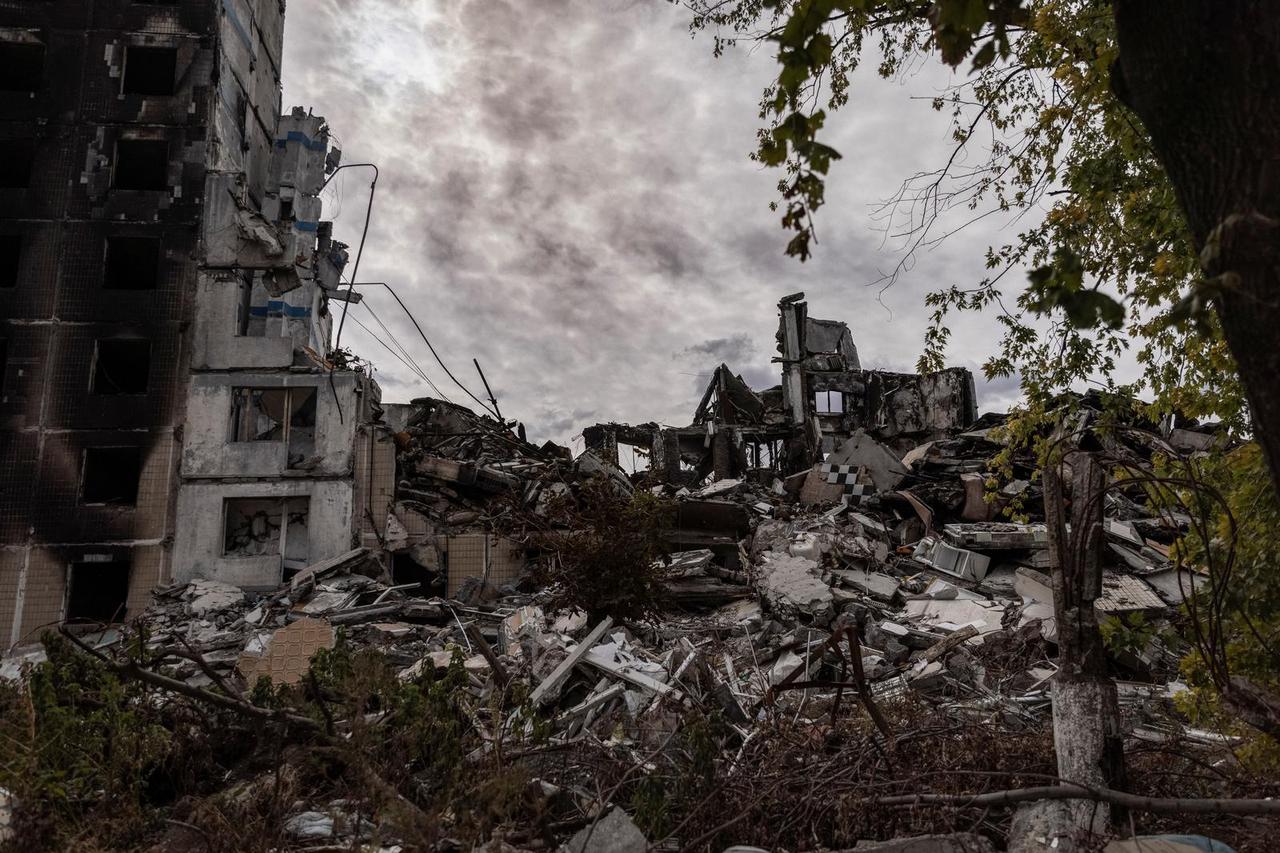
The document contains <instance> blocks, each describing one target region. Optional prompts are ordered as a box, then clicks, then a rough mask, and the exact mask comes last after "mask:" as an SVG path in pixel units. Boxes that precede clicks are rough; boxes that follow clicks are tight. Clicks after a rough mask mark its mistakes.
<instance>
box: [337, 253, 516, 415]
mask: <svg viewBox="0 0 1280 853" xmlns="http://www.w3.org/2000/svg"><path fill="white" fill-rule="evenodd" d="M353 277H354V275H353ZM375 284H379V285H382V286H383V287H385V288H386V289H387V290H388V291H390V293H391V295H392V296H393V297H395V300H396V302H398V303H399V304H400V308H401V309H402V310H403V311H404V313H405V314H407V315H408V317H409V320H410V321H412V323H413V327H414V328H415V329H417V330H418V335H419V336H420V337H421V338H422V340H423V343H425V344H426V345H427V349H429V350H431V355H432V356H433V357H434V358H435V360H436V364H438V365H440V369H441V370H443V371H444V372H445V375H446V376H448V377H449V378H450V379H452V380H453V384H454V385H457V386H458V387H459V388H461V389H462V390H463V392H464V393H466V395H467V396H468V397H470V398H471V399H472V400H475V401H476V404H477V405H478V406H480V408H482V409H484V410H485V411H486V412H488V413H489V414H491V415H493V416H494V417H495V418H496V419H498V420H499V421H501V420H502V415H500V414H498V413H497V412H496V411H494V410H493V408H492V407H490V405H489V404H488V403H486V402H485V401H484V400H481V399H480V398H479V397H477V396H476V395H475V394H472V393H471V389H470V388H468V387H467V386H466V385H463V384H462V382H461V381H459V379H458V377H456V376H454V375H453V371H451V370H450V369H449V367H448V365H446V364H445V363H444V361H443V360H442V359H441V358H440V354H439V353H438V352H436V348H435V347H434V346H433V345H432V344H431V339H430V338H428V337H427V333H426V332H424V331H422V326H421V324H419V323H418V318H417V317H415V316H413V312H412V311H410V310H409V306H407V305H405V304H404V300H403V299H401V298H400V294H398V293H396V292H395V290H393V289H392V288H391V285H389V284H387V283H386V282H385V281H353V282H351V284H350V285H348V287H349V288H355V287H364V286H371V285H375ZM343 316H344V317H345V316H346V312H343ZM339 331H341V329H339Z"/></svg>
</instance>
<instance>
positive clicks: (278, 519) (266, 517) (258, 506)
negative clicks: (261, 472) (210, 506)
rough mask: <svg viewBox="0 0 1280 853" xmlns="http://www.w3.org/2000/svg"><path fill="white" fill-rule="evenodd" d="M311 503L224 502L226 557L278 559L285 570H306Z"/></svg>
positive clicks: (287, 500) (304, 500)
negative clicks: (282, 560) (282, 558)
mask: <svg viewBox="0 0 1280 853" xmlns="http://www.w3.org/2000/svg"><path fill="white" fill-rule="evenodd" d="M310 509H311V501H310V499H309V498H306V497H296V498H227V499H226V501H225V502H224V504H223V548H222V554H223V556H225V557H267V556H276V555H281V556H283V557H284V565H285V567H286V568H293V569H301V568H305V567H306V566H307V553H308V549H309V544H308V541H307V524H308V521H309V515H310Z"/></svg>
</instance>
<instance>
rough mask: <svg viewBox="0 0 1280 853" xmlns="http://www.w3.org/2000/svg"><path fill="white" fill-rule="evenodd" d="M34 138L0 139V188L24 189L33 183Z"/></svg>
mask: <svg viewBox="0 0 1280 853" xmlns="http://www.w3.org/2000/svg"><path fill="white" fill-rule="evenodd" d="M35 157H36V141H35V140H34V139H0V188H2V189H23V188H25V187H26V186H27V185H28V184H30V183H31V165H32V163H33V162H34V161H35Z"/></svg>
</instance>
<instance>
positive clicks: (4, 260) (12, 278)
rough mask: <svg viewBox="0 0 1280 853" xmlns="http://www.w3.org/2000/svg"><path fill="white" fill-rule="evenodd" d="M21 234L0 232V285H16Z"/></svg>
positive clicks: (20, 255) (20, 252)
mask: <svg viewBox="0 0 1280 853" xmlns="http://www.w3.org/2000/svg"><path fill="white" fill-rule="evenodd" d="M21 257H22V235H21V234H0V287H17V285H18V260H19V259H20V258H21Z"/></svg>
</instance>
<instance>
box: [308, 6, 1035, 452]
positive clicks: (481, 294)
mask: <svg viewBox="0 0 1280 853" xmlns="http://www.w3.org/2000/svg"><path fill="white" fill-rule="evenodd" d="M687 24H688V17H687V13H686V12H684V11H682V10H681V9H680V8H678V7H675V6H672V5H670V4H669V3H667V2H665V0H417V2H411V1H410V0H290V2H289V5H288V14H287V17H286V27H285V62H284V100H285V108H286V109H288V107H289V106H291V105H305V106H310V107H312V108H313V109H314V110H315V112H316V113H317V114H319V115H323V116H325V117H326V118H327V119H328V121H329V124H330V125H331V127H332V129H333V134H334V137H335V138H336V139H337V140H338V141H339V143H340V145H341V148H342V151H343V161H344V162H349V163H354V162H364V161H373V162H376V163H377V164H378V165H379V167H380V168H381V179H380V181H379V183H378V189H377V194H376V199H375V202H374V208H373V220H372V226H371V227H370V229H369V236H368V241H367V243H366V245H365V254H364V259H363V261H362V263H361V267H360V271H359V279H360V280H362V281H386V282H389V283H391V284H392V286H393V287H395V288H396V289H397V291H398V292H399V293H400V295H401V297H402V298H403V299H404V300H405V301H406V302H407V303H408V305H409V307H410V309H411V310H412V311H413V312H414V314H415V315H416V317H417V319H418V321H419V322H420V323H421V324H422V327H423V329H424V330H425V331H426V333H427V335H428V336H429V337H430V339H431V342H432V343H433V344H434V345H435V347H436V349H437V351H438V352H439V353H440V355H441V357H442V358H443V359H444V361H445V362H446V364H447V365H448V366H449V367H450V369H451V370H452V371H453V372H454V374H455V375H456V376H457V377H458V378H459V379H461V380H462V382H463V383H464V384H466V385H468V386H469V387H471V389H472V390H473V391H474V392H476V393H478V394H480V395H481V396H483V394H482V393H481V389H480V383H479V381H478V378H477V376H476V373H475V368H474V367H473V366H472V364H471V359H472V358H473V357H475V358H478V359H479V360H480V363H481V365H482V366H483V367H484V370H485V373H486V374H487V375H488V378H489V382H490V384H491V385H492V386H493V390H494V393H495V394H496V395H497V397H498V400H499V404H500V405H501V408H502V412H503V414H504V415H506V416H507V417H515V418H519V419H521V420H522V421H524V422H525V423H526V425H527V427H528V430H529V436H530V438H531V439H535V440H538V441H541V440H543V439H546V438H554V439H556V440H559V441H567V440H568V439H569V438H571V437H572V436H574V435H575V434H577V433H578V432H580V431H581V429H582V427H583V426H586V425H589V424H591V423H595V422H597V421H608V420H616V421H623V422H636V423H639V422H644V421H650V420H656V421H659V422H663V423H668V424H675V425H684V424H687V423H688V422H689V420H690V418H691V415H692V412H693V408H694V407H695V405H696V403H697V400H698V397H699V396H700V394H701V391H702V387H703V386H704V385H705V382H706V379H707V375H708V373H709V371H711V370H712V369H713V368H714V367H715V365H717V364H718V363H719V362H721V361H725V362H727V363H728V364H729V365H730V367H732V368H733V369H734V370H735V371H737V372H739V373H741V374H743V376H744V377H745V378H746V379H747V380H748V381H749V382H750V383H752V385H753V386H755V387H757V388H763V387H768V386H770V385H774V384H777V382H778V377H777V366H776V365H773V364H771V363H770V359H771V358H772V357H773V356H774V355H775V354H776V353H775V349H774V347H775V342H774V334H775V331H776V329H777V308H776V304H777V301H778V299H779V298H780V297H782V296H784V295H786V294H789V293H794V292H796V291H800V290H803V291H804V292H805V293H806V295H807V297H808V301H809V311H810V314H811V315H812V316H815V317H821V318H828V319H839V320H844V321H846V322H848V323H849V325H850V327H851V328H852V330H853V335H854V339H855V341H856V343H857V345H858V350H859V354H860V356H861V358H862V362H863V366H864V367H878V368H885V369H894V370H903V371H908V370H912V369H913V366H914V363H915V360H916V357H917V356H918V355H919V353H920V350H921V345H922V340H923V334H924V329H925V323H926V311H925V308H924V305H923V297H924V294H925V293H926V292H928V291H929V290H931V289H933V288H936V287H939V286H943V285H947V284H951V283H960V284H971V283H973V282H975V281H977V280H978V279H980V278H981V276H982V274H983V263H982V261H983V254H984V250H985V248H986V246H987V245H988V244H989V243H991V242H993V241H1001V240H1003V239H1005V237H1006V235H1004V234H1002V233H1001V232H1000V231H998V230H997V229H998V228H999V227H1001V225H1002V223H997V222H995V221H994V220H987V221H986V222H984V223H982V224H981V225H979V226H975V227H974V228H972V229H970V230H969V231H966V232H962V233H961V234H960V235H958V236H956V237H953V238H951V239H949V240H948V241H946V242H945V243H943V244H942V245H941V246H940V247H938V248H936V249H934V250H933V251H930V252H927V253H923V254H921V255H919V256H918V257H917V258H916V259H915V262H914V264H913V265H912V266H911V268H910V269H909V270H908V271H907V272H906V273H904V274H903V275H902V276H901V277H900V278H899V279H898V281H897V283H896V284H895V285H894V286H893V287H892V288H891V289H889V290H887V291H885V292H884V293H880V292H879V289H878V288H876V287H869V285H870V284H871V283H872V282H874V281H876V280H877V279H878V278H879V276H880V273H881V272H882V271H887V270H889V269H892V268H893V266H894V265H895V264H896V263H897V262H898V261H899V260H900V258H901V248H902V244H901V241H899V240H894V239H889V240H887V241H886V239H885V233H884V230H883V223H881V222H878V221H877V220H876V219H875V218H873V213H874V212H875V210H876V209H877V208H878V207H879V205H880V203H881V202H882V201H883V200H884V199H885V198H887V197H888V196H890V195H891V194H892V193H893V192H894V191H895V190H896V189H897V188H898V186H899V184H900V183H901V181H902V180H903V179H904V178H906V177H908V176H910V175H911V174H913V173H916V172H919V171H921V170H926V169H931V168H936V167H937V166H938V165H939V164H940V163H941V162H942V161H943V160H944V159H945V157H946V153H947V151H948V148H947V134H948V124H947V121H946V119H945V117H944V116H941V115H939V114H937V113H935V112H934V111H933V110H932V109H931V108H930V106H929V103H928V98H929V97H931V96H932V95H933V94H935V93H936V92H938V91H939V90H940V89H941V88H942V87H943V86H945V85H946V83H947V81H948V79H949V78H948V76H947V74H946V73H945V72H943V71H942V70H940V69H939V68H938V67H937V65H936V64H935V63H929V64H926V65H924V66H923V67H922V68H921V69H919V70H918V71H917V72H916V73H915V74H913V75H910V76H908V77H905V78H904V79H901V80H894V81H882V80H880V79H878V78H877V77H875V76H874V74H870V73H868V74H864V75H862V76H861V78H860V79H859V80H857V81H856V83H855V87H854V91H853V94H852V97H851V100H850V103H849V104H848V106H846V107H845V108H843V109H842V110H841V111H840V112H839V113H837V114H836V115H835V116H833V117H832V119H831V120H830V121H829V122H828V127H829V128H830V134H829V137H828V140H827V141H828V142H829V143H830V144H832V145H834V147H836V148H837V149H838V150H840V151H841V152H842V153H843V154H844V159H843V160H842V161H840V162H838V163H836V164H835V166H834V167H833V168H832V172H831V175H830V180H829V183H828V192H827V197H828V203H827V206H826V207H825V208H824V209H823V210H822V211H821V212H820V215H819V219H818V235H819V240H820V244H819V246H818V247H817V254H816V257H815V258H813V259H812V260H810V261H809V262H808V263H805V264H800V263H799V262H797V261H795V260H793V259H791V258H787V257H786V256H785V255H784V254H783V248H784V246H785V244H786V240H787V237H786V235H785V234H784V232H783V231H782V229H781V227H780V226H779V224H778V214H777V213H775V212H772V211H770V210H769V207H768V205H769V202H770V201H772V200H774V199H775V197H776V183H777V180H778V177H779V174H778V172H777V171H776V170H765V169H761V168H760V167H759V166H758V165H757V164H755V163H752V162H751V161H750V160H749V159H748V154H749V153H750V152H751V150H752V149H753V147H754V139H755V131H756V128H757V127H758V124H759V122H758V119H757V101H758V99H759V96H760V91H761V89H762V87H763V86H764V85H765V84H766V83H767V82H768V81H769V80H770V78H771V77H772V76H773V74H774V68H775V66H774V62H773V58H772V53H771V51H770V49H769V48H767V47H766V48H759V49H757V50H755V51H754V52H752V51H750V50H747V49H746V48H739V49H737V50H734V51H730V52H729V53H728V54H726V55H725V56H722V57H720V58H718V59H717V58H715V57H713V56H712V52H711V47H712V46H711V41H710V39H709V38H707V37H705V36H700V37H698V38H691V37H690V35H689V33H688V31H687ZM368 183H369V178H368V172H367V171H361V170H354V169H349V170H346V171H344V172H343V173H342V174H341V175H339V177H338V178H337V179H336V180H335V181H334V182H333V184H332V185H331V190H332V191H331V193H329V194H327V197H326V201H325V217H326V218H333V219H335V221H336V222H337V226H336V234H337V237H338V239H341V240H344V241H345V242H348V243H351V244H352V245H353V248H354V245H355V243H356V242H357V241H358V238H359V233H360V227H361V225H362V223H363V216H364V209H365V201H366V199H367V195H368ZM1004 227H1014V226H1009V225H1005V226H1004ZM348 272H350V267H348ZM366 299H367V300H368V303H369V304H370V305H371V306H372V307H373V309H374V311H376V312H377V314H378V316H379V317H380V318H381V320H382V321H383V322H385V323H386V324H387V327H388V328H389V329H390V330H391V332H392V333H393V334H394V335H395V337H396V338H397V339H398V340H399V341H400V342H401V343H403V345H404V346H405V347H406V348H408V349H409V351H410V352H411V354H412V356H413V359H414V361H416V362H417V364H418V365H420V366H421V368H422V369H423V370H424V371H425V372H426V373H427V374H428V376H430V377H431V379H432V380H433V381H434V382H435V383H436V385H437V386H438V387H439V388H440V389H441V391H443V392H444V393H445V394H446V395H448V396H449V397H450V398H452V399H454V400H455V401H459V402H464V401H466V398H465V395H464V394H463V392H462V391H460V390H458V388H457V387H456V386H455V385H453V384H452V383H451V382H450V381H449V380H448V379H447V378H446V376H445V375H444V373H443V371H442V370H441V369H440V367H439V365H437V364H436V362H435V360H434V359H433V358H432V357H431V354H430V352H429V351H428V350H427V347H426V345H425V344H423V342H422V340H421V338H419V337H418V335H417V332H416V331H415V330H414V328H413V326H412V324H411V323H410V321H409V320H408V319H407V318H406V317H405V316H404V314H403V312H401V311H400V310H399V308H398V307H397V306H396V305H395V303H394V301H393V300H392V299H391V297H390V295H389V294H387V293H386V292H385V291H381V290H380V289H372V290H368V291H367V293H366ZM351 317H352V318H353V319H355V320H359V321H360V322H362V323H364V324H365V325H366V326H368V327H369V328H371V329H373V330H374V332H376V333H377V335H378V336H379V337H380V338H382V339H384V340H386V335H385V334H384V333H383V332H382V330H381V329H379V328H378V327H377V325H376V324H375V323H374V321H373V319H372V317H371V316H370V315H369V313H368V312H367V311H366V310H365V309H364V308H363V307H359V308H356V309H354V310H353V311H352V314H351ZM953 328H954V329H955V334H954V336H953V344H952V348H951V350H950V362H951V363H952V364H958V365H964V366H967V367H970V368H971V369H973V370H974V372H975V374H977V375H978V391H979V401H980V408H982V409H983V410H988V409H996V408H999V409H1003V408H1005V407H1007V406H1008V404H1009V403H1010V402H1011V401H1012V399H1013V398H1014V397H1015V396H1016V383H1012V382H1001V383H997V384H994V385H986V384H985V383H984V381H983V379H982V377H981V374H980V371H979V370H978V365H979V364H980V363H981V361H982V360H983V359H984V357H985V356H986V355H988V354H989V353H990V352H991V351H992V349H993V348H994V346H995V342H996V340H997V337H998V331H997V328H996V324H995V323H994V321H992V320H989V319H984V318H970V319H967V320H959V321H957V322H956V323H955V324H953ZM342 345H343V346H348V345H349V346H352V347H354V348H355V350H356V352H357V353H358V354H360V355H362V356H364V357H366V358H368V359H370V360H372V361H373V363H374V364H375V366H376V368H377V376H378V379H379V382H380V383H381V385H382V387H383V396H384V399H386V400H389V401H397V402H398V401H407V400H409V399H411V398H413V397H416V396H423V395H432V396H434V394H433V392H431V391H430V389H429V388H428V387H427V386H426V385H425V384H424V383H423V382H422V381H421V380H420V379H418V378H417V377H416V376H415V375H414V374H413V372H412V371H410V370H409V369H408V368H406V367H405V366H404V365H403V364H401V363H400V362H399V361H397V360H396V359H395V358H393V356H392V355H391V354H389V353H388V352H387V350H386V349H384V348H383V347H382V345H380V344H379V343H378V341H377V340H376V339H375V338H373V337H371V336H370V335H369V334H367V333H366V332H365V331H364V330H362V329H361V328H360V327H359V326H356V325H354V324H352V323H350V322H349V323H348V324H347V326H346V329H345V330H344V331H343V337H342Z"/></svg>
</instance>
